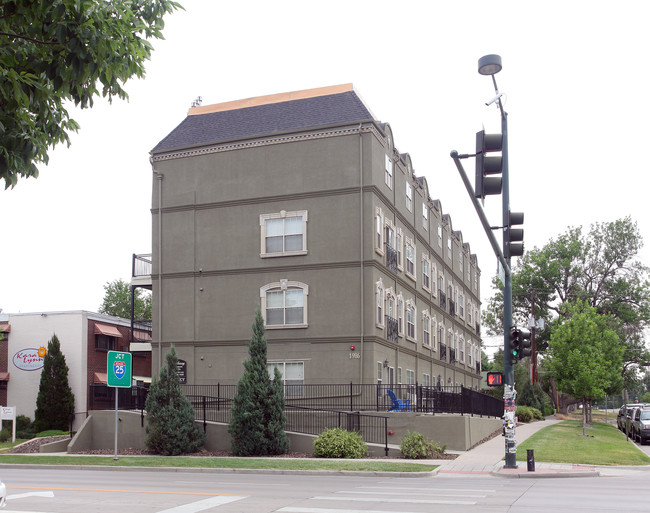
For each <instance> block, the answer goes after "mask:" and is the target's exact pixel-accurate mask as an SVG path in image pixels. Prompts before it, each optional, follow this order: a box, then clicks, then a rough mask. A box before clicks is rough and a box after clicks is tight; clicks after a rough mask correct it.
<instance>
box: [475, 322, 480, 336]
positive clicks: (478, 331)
mask: <svg viewBox="0 0 650 513" xmlns="http://www.w3.org/2000/svg"><path fill="white" fill-rule="evenodd" d="M476 336H478V337H480V336H481V325H480V324H479V323H478V322H477V323H476Z"/></svg>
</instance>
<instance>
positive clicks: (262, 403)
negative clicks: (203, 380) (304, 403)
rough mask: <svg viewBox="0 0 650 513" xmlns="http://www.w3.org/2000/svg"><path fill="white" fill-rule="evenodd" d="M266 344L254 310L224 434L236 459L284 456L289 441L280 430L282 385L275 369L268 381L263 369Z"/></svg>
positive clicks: (261, 320)
mask: <svg viewBox="0 0 650 513" xmlns="http://www.w3.org/2000/svg"><path fill="white" fill-rule="evenodd" d="M266 354H267V344H266V337H265V330H264V320H263V319H262V313H261V311H260V309H259V308H258V309H257V311H256V313H255V322H254V323H253V335H252V337H251V339H250V342H249V344H248V355H249V359H248V360H246V361H245V362H244V374H243V375H242V377H241V379H240V380H239V383H238V384H237V394H236V395H235V398H234V400H233V405H232V417H231V420H230V425H229V426H228V432H229V433H230V436H231V437H232V441H231V449H232V452H233V453H234V454H236V455H238V456H264V455H267V454H284V453H285V452H287V451H288V450H289V439H288V437H287V435H286V433H285V431H284V426H285V423H286V419H285V415H284V386H283V383H282V376H281V374H280V371H278V369H277V368H275V369H274V378H273V380H271V379H270V376H269V371H268V370H267V358H266Z"/></svg>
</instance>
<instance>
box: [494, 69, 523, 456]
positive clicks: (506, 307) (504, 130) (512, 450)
mask: <svg viewBox="0 0 650 513" xmlns="http://www.w3.org/2000/svg"><path fill="white" fill-rule="evenodd" d="M492 81H493V83H494V89H495V91H497V94H498V88H497V83H496V80H495V78H494V75H492ZM499 110H500V111H501V134H502V137H503V142H502V147H501V157H502V168H501V179H502V184H503V188H502V190H501V198H502V219H503V226H504V228H503V249H504V253H505V258H506V263H507V265H508V269H511V265H510V261H511V257H510V173H509V168H508V113H507V112H505V111H504V110H503V104H502V103H501V98H499ZM511 327H512V272H507V273H505V279H504V284H503V351H504V355H503V356H504V358H503V367H504V369H503V370H504V374H505V376H504V378H505V386H504V388H503V400H504V404H505V408H506V411H505V412H504V417H506V421H508V420H511V429H506V437H505V438H506V440H505V465H504V467H505V468H517V441H516V438H515V422H514V408H515V400H516V395H517V393H516V391H515V373H514V367H513V363H512V354H511V352H510V328H511ZM510 417H512V419H510Z"/></svg>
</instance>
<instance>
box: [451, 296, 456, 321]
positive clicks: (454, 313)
mask: <svg viewBox="0 0 650 513" xmlns="http://www.w3.org/2000/svg"><path fill="white" fill-rule="evenodd" d="M449 315H451V316H452V317H453V316H454V315H456V303H454V301H453V299H450V300H449Z"/></svg>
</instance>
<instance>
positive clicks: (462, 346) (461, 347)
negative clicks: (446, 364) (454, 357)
mask: <svg viewBox="0 0 650 513" xmlns="http://www.w3.org/2000/svg"><path fill="white" fill-rule="evenodd" d="M459 350H460V362H461V363H465V339H464V338H463V337H460V343H459Z"/></svg>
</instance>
